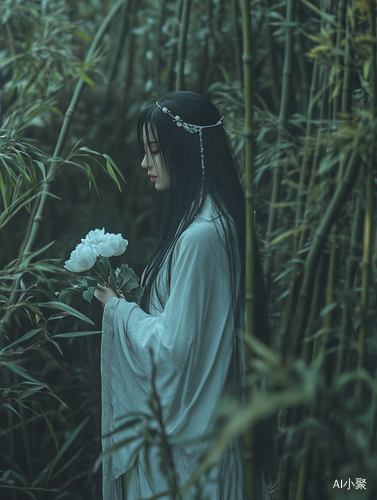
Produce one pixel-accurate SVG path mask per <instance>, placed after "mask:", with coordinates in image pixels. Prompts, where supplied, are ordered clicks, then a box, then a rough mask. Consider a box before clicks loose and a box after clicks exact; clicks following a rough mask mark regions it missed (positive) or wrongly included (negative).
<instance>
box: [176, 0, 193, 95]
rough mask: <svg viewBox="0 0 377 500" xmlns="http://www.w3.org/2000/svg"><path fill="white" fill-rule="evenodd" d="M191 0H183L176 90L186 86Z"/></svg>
mask: <svg viewBox="0 0 377 500" xmlns="http://www.w3.org/2000/svg"><path fill="white" fill-rule="evenodd" d="M190 7H191V0H183V9H182V18H181V27H180V33H179V43H178V69H177V79H176V82H175V89H176V90H183V88H184V69H185V59H186V45H187V32H188V26H189V19H190Z"/></svg>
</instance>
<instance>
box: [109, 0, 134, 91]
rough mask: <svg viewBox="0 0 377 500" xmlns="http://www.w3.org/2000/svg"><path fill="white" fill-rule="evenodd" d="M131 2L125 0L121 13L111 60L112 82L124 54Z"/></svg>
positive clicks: (110, 79)
mask: <svg viewBox="0 0 377 500" xmlns="http://www.w3.org/2000/svg"><path fill="white" fill-rule="evenodd" d="M130 3H131V1H130V0H124V2H123V5H122V8H121V11H120V13H119V23H118V29H117V32H116V36H115V44H114V51H113V53H112V58H111V61H110V70H109V74H108V80H109V82H112V81H113V80H114V78H115V75H116V73H117V69H118V66H119V61H120V57H121V55H122V46H123V45H124V40H125V37H126V33H127V31H128V30H127V28H128V18H129V10H130Z"/></svg>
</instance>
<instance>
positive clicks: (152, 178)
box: [149, 175, 157, 182]
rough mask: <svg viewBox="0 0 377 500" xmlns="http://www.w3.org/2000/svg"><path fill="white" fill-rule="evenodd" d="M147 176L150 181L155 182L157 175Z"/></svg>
mask: <svg viewBox="0 0 377 500" xmlns="http://www.w3.org/2000/svg"><path fill="white" fill-rule="evenodd" d="M149 178H150V180H151V182H156V179H157V177H156V176H155V175H150V176H149Z"/></svg>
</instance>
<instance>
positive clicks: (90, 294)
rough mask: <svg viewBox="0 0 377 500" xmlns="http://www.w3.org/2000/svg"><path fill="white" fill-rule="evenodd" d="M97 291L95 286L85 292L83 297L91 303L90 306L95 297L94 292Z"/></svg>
mask: <svg viewBox="0 0 377 500" xmlns="http://www.w3.org/2000/svg"><path fill="white" fill-rule="evenodd" d="M95 291H96V287H95V286H90V287H89V288H88V289H87V290H85V292H84V293H83V294H82V296H83V297H84V299H85V300H87V301H88V302H89V304H91V303H92V299H93V296H94V292H95Z"/></svg>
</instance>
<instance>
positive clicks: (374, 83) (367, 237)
mask: <svg viewBox="0 0 377 500" xmlns="http://www.w3.org/2000/svg"><path fill="white" fill-rule="evenodd" d="M368 7H369V13H368V14H369V29H370V35H371V54H370V57H371V67H370V78H371V82H370V121H371V122H373V121H374V120H375V118H376V104H377V102H376V101H377V68H376V8H375V2H374V1H373V0H368ZM369 156H370V157H369V161H368V163H367V181H366V209H365V219H364V237H363V267H362V284H361V290H362V291H361V304H360V306H361V325H360V330H359V346H358V363H357V366H358V368H359V369H362V368H363V366H364V357H365V341H366V333H367V332H366V330H367V310H368V300H369V283H370V269H371V250H372V218H373V198H374V196H373V186H374V176H373V171H374V167H375V156H376V151H375V147H373V146H372V147H371V149H370V152H369Z"/></svg>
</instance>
